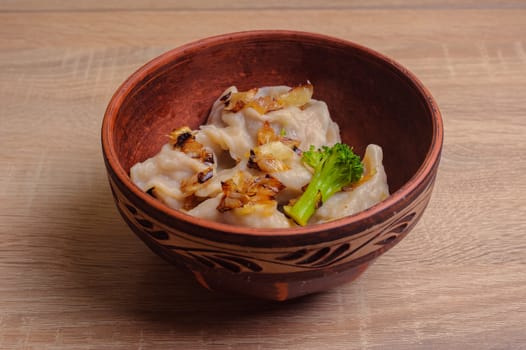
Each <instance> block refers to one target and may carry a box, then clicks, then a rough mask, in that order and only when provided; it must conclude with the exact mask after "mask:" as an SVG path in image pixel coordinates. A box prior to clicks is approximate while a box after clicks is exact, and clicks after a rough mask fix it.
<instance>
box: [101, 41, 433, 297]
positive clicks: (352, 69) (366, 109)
mask: <svg viewBox="0 0 526 350" xmlns="http://www.w3.org/2000/svg"><path fill="white" fill-rule="evenodd" d="M307 80H310V81H311V82H312V83H313V85H314V97H315V98H316V99H319V100H324V101H325V102H327V104H328V106H329V110H330V112H331V116H332V118H333V119H334V120H335V121H336V122H337V123H338V124H339V125H340V129H341V133H342V138H343V141H344V142H346V143H348V144H350V145H352V146H354V149H355V151H357V152H358V153H360V154H362V155H363V152H364V150H365V147H366V146H367V145H368V144H369V143H376V144H378V145H380V146H382V148H383V151H384V165H385V169H386V173H387V178H388V182H389V188H390V192H391V194H392V195H391V196H390V197H388V198H387V199H386V200H384V201H383V202H381V203H379V204H377V205H375V206H374V207H372V208H370V209H368V210H365V211H363V212H360V213H358V214H356V215H352V216H349V217H345V218H342V219H339V220H336V221H333V222H330V223H325V224H319V225H314V226H307V227H297V228H292V229H254V228H246V227H238V226H230V225H226V224H221V223H217V222H213V221H207V220H203V219H199V218H196V217H191V216H189V215H186V214H184V213H182V212H179V211H177V210H174V209H170V208H169V207H167V206H165V205H164V204H162V203H161V202H159V201H157V200H156V199H154V198H152V197H151V196H149V195H148V194H146V193H144V192H142V191H141V190H139V188H137V187H136V186H135V185H134V184H133V183H132V182H131V181H130V178H129V176H128V174H129V170H130V167H131V166H132V165H133V164H135V163H136V162H139V161H143V160H145V159H146V158H148V157H151V156H153V155H154V154H156V153H157V152H158V151H159V149H160V147H161V145H163V144H164V143H166V142H167V137H166V135H167V134H168V133H169V132H170V131H171V130H172V129H174V128H177V127H180V126H183V125H189V126H190V127H192V128H197V127H198V126H199V125H200V124H203V123H205V121H206V117H207V114H208V112H209V109H210V107H211V105H212V102H213V101H214V100H215V99H216V98H217V97H218V96H219V95H220V94H221V92H223V90H224V89H225V88H227V87H228V86H230V85H236V86H237V87H238V88H240V89H241V90H244V89H249V88H251V87H259V86H268V85H296V84H299V83H302V82H305V81H307ZM442 138H443V126H442V120H441V116H440V112H439V110H438V107H437V105H436V103H435V101H434V99H433V97H432V96H431V94H430V93H429V91H428V90H427V89H426V88H425V87H424V86H423V85H422V84H421V83H420V82H419V81H418V79H417V78H416V77H415V76H414V75H413V74H411V73H410V72H408V71H407V69H405V68H403V67H402V66H401V65H399V64H398V63H396V62H394V61H393V60H391V59H389V58H387V57H385V56H383V55H381V54H379V53H377V52H375V51H373V50H370V49H368V48H365V47H363V46H360V45H357V44H355V43H352V42H349V41H345V40H341V39H337V38H331V37H327V36H323V35H318V34H311V33H303V32H291V31H252V32H242V33H234V34H227V35H221V36H216V37H212V38H207V39H203V40H200V41H197V42H194V43H191V44H188V45H184V46H182V47H179V48H176V49H174V50H171V51H169V52H167V53H165V54H163V55H161V56H159V57H157V58H155V59H153V60H152V61H150V62H148V63H147V64H146V65H144V66H143V67H141V68H140V69H139V70H137V71H136V72H135V73H133V74H132V75H131V76H130V77H129V78H128V79H127V80H126V81H125V82H124V83H123V84H122V85H121V87H120V88H119V89H118V90H117V92H116V93H115V95H114V96H113V98H112V99H111V101H110V103H109V106H108V108H107V110H106V114H105V116H104V121H103V125H102V146H103V153H104V160H105V164H106V167H107V170H108V176H109V182H110V185H111V189H112V191H113V196H114V198H115V203H116V205H117V207H118V209H119V211H120V213H121V214H122V217H123V218H124V220H125V221H126V223H127V224H128V225H129V226H130V228H131V229H132V230H133V231H134V232H135V233H136V234H137V235H138V236H139V237H140V238H141V239H142V240H143V241H144V242H145V243H146V244H147V245H148V246H149V247H150V248H151V249H152V250H153V251H154V252H156V253H157V254H159V255H160V256H162V257H163V258H165V259H167V260H168V261H170V262H173V263H176V264H177V265H179V266H181V267H183V268H185V269H188V270H189V271H191V272H192V273H193V275H194V276H195V278H196V279H197V281H199V283H200V284H202V285H203V286H204V287H206V288H209V289H212V290H221V291H228V292H237V293H243V294H247V295H252V296H256V297H261V298H267V299H275V300H285V299H289V298H294V297H298V296H301V295H306V294H310V293H314V292H319V291H323V290H326V289H329V288H332V287H335V286H337V285H340V284H343V283H346V282H349V281H351V280H353V279H355V278H356V277H358V276H359V275H360V274H361V273H362V272H363V271H364V270H365V269H366V268H367V267H368V266H369V265H370V264H371V263H372V262H373V261H374V260H375V259H376V258H378V257H379V256H380V255H381V254H382V253H384V252H385V251H387V250H388V249H389V248H391V247H393V246H394V245H395V244H397V243H398V242H399V241H400V240H401V239H402V238H403V237H405V235H406V234H407V233H408V232H409V231H410V230H411V229H412V228H413V227H414V226H415V224H416V223H417V221H418V220H419V218H420V217H421V215H422V213H423V212H424V209H425V208H426V205H427V203H428V202H429V199H430V196H431V192H432V189H433V184H434V181H435V176H436V173H437V167H438V164H439V159H440V153H441V148H442Z"/></svg>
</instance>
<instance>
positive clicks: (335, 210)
mask: <svg viewBox="0 0 526 350" xmlns="http://www.w3.org/2000/svg"><path fill="white" fill-rule="evenodd" d="M312 92H313V88H312V85H311V84H310V83H308V84H304V85H300V86H297V87H295V88H290V87H287V86H271V87H263V88H259V89H251V90H248V91H242V92H240V91H238V90H237V88H236V87H230V88H228V89H226V90H225V91H224V92H223V94H221V96H220V97H219V98H218V99H217V100H216V101H215V102H214V104H213V106H212V109H211V112H210V115H209V117H208V121H207V124H206V125H202V126H201V127H200V128H199V129H198V130H190V129H189V128H187V127H182V128H179V129H176V130H174V131H173V132H172V133H171V134H170V140H169V142H168V143H167V144H165V145H164V146H163V147H162V149H161V151H160V152H159V153H158V154H157V155H155V156H154V157H151V158H149V159H147V160H145V161H144V162H140V163H137V164H135V165H134V166H133V167H132V168H131V169H130V177H131V179H132V181H133V182H134V183H135V184H136V185H137V186H138V187H139V188H141V189H142V190H143V191H146V192H148V193H150V194H151V195H153V196H155V197H156V198H158V199H159V200H161V201H162V202H164V203H165V204H166V205H168V206H170V207H172V208H174V209H178V210H181V211H184V212H186V213H188V214H190V215H193V216H197V217H201V218H205V219H209V220H214V221H217V222H222V223H226V224H232V225H238V226H239V225H242V226H250V227H266V228H287V227H292V226H295V225H296V224H295V223H294V222H293V221H292V220H290V219H289V218H287V216H285V214H283V212H282V210H280V208H281V206H282V205H284V204H287V203H288V202H289V201H290V200H294V198H298V197H299V196H300V195H301V194H302V192H303V191H304V188H305V187H306V186H307V185H308V184H309V182H310V180H311V178H312V169H310V168H309V167H307V166H305V165H304V164H303V162H302V156H301V154H302V150H307V149H308V148H309V147H310V146H311V145H313V146H314V147H316V148H319V147H322V146H332V145H334V144H336V143H338V142H341V141H340V134H339V128H338V125H337V124H336V123H335V122H334V121H332V119H331V117H330V115H329V110H328V108H327V105H326V104H325V103H324V102H322V101H318V100H315V99H312ZM363 164H364V175H363V177H362V179H361V180H360V181H359V182H358V183H357V184H355V185H353V186H352V187H351V188H347V189H345V190H344V191H341V192H339V193H336V194H335V195H334V196H332V197H331V198H329V199H328V200H327V201H326V202H325V203H324V204H323V205H322V206H321V207H320V208H318V209H317V211H316V213H315V214H314V216H313V217H312V218H311V219H310V221H309V224H315V223H320V222H326V221H330V220H334V219H337V218H340V217H343V216H347V215H352V214H354V213H356V212H358V211H361V210H364V209H366V208H368V207H370V206H372V205H374V204H376V203H378V202H379V201H381V200H383V199H384V198H386V197H387V196H388V195H389V192H388V186H387V178H386V174H385V171H384V168H383V165H382V149H381V148H380V147H379V146H376V145H369V146H368V147H367V150H366V153H365V156H364V159H363Z"/></svg>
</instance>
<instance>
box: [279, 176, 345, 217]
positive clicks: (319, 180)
mask: <svg viewBox="0 0 526 350" xmlns="http://www.w3.org/2000/svg"><path fill="white" fill-rule="evenodd" d="M324 170H325V171H319V172H316V173H315V174H314V176H313V178H312V180H311V182H310V183H309V184H308V186H307V188H306V189H305V192H304V193H303V194H302V195H301V196H300V198H299V199H298V200H297V201H296V202H295V203H294V205H293V206H292V207H291V206H285V207H284V210H285V213H286V214H287V215H288V216H289V217H290V218H292V219H293V220H294V221H295V222H296V223H298V224H300V225H301V226H305V225H307V222H308V221H309V219H310V217H311V216H312V215H314V212H315V211H316V209H318V208H319V207H320V206H321V205H322V204H323V202H325V201H326V200H327V199H329V198H330V197H331V196H332V195H333V194H334V193H336V192H338V191H340V190H341V189H342V186H341V184H336V183H335V182H337V180H335V179H333V178H332V176H331V175H333V174H334V171H332V172H330V170H332V168H331V167H325V168H324Z"/></svg>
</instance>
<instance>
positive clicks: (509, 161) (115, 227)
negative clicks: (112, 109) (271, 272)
mask: <svg viewBox="0 0 526 350" xmlns="http://www.w3.org/2000/svg"><path fill="white" fill-rule="evenodd" d="M262 28H280V29H296V30H307V31H314V32H319V33H324V34H329V35H333V36H338V37H341V38H344V39H349V40H352V41H356V42H359V43H361V44H363V45H366V46H369V47H371V48H373V49H376V50H378V51H381V52H383V53H385V54H387V55H389V56H391V57H393V58H394V59H396V60H397V61H399V62H400V63H402V64H404V65H405V66H407V67H408V68H409V69H410V70H412V71H413V72H414V73H415V74H416V75H417V76H418V77H419V78H420V79H421V80H422V81H423V82H424V84H425V85H426V86H428V87H429V89H430V90H431V92H432V93H433V94H434V96H435V97H436V98H437V100H438V103H439V106H440V108H441V111H442V113H443V117H444V123H445V142H444V150H443V158H442V163H441V167H440V170H439V175H438V179H437V183H436V186H435V192H434V194H433V197H432V200H431V203H430V205H429V207H428V210H427V211H426V213H425V214H424V216H423V218H422V220H421V221H420V222H419V224H418V225H417V227H416V228H415V229H414V230H413V231H412V232H411V233H410V234H409V235H408V237H407V238H405V239H404V240H403V241H402V242H401V243H400V244H399V245H397V246H396V247H395V248H394V249H392V250H391V251H389V252H388V253H387V254H386V255H384V256H383V257H382V258H380V259H379V260H378V261H377V262H376V263H375V264H374V265H373V266H372V267H371V268H370V269H369V270H368V271H367V272H366V273H365V274H364V275H363V276H362V277H361V278H360V279H359V280H357V281H356V282H353V283H351V284H349V285H346V286H343V287H340V288H337V289H334V290H331V291H329V292H327V293H323V294H318V295H314V296H310V297H307V298H303V299H299V300H293V301H291V302H287V303H270V302H263V301H258V300H251V299H247V298H243V297H237V296H232V295H223V294H219V293H211V292H209V291H207V290H204V289H202V288H201V287H199V286H198V285H197V284H196V283H195V282H193V280H192V279H190V278H189V277H188V276H187V275H185V274H183V273H181V272H180V271H178V270H177V269H176V268H175V267H172V266H170V265H168V264H166V263H165V262H164V261H162V260H161V259H160V258H158V257H157V256H155V255H153V253H151V252H150V251H149V250H148V249H147V248H146V247H145V246H144V245H143V244H142V243H141V242H140V241H139V240H138V239H137V238H135V236H134V235H133V234H132V233H131V231H130V230H129V229H128V228H127V227H126V226H125V224H124V222H123V221H122V219H121V218H120V217H119V215H118V213H117V211H116V209H115V207H114V205H113V202H112V199H111V194H110V191H109V186H108V184H107V181H106V175H105V170H104V166H103V162H102V156H101V149H100V126H101V121H102V116H103V113H104V110H105V107H106V104H107V103H108V101H109V99H110V97H111V95H112V93H113V91H114V90H115V89H116V88H117V87H118V86H119V84H120V83H121V82H122V81H123V80H124V79H125V78H126V77H127V76H128V75H129V74H131V73H132V72H133V71H134V70H135V69H137V68H138V67H139V66H140V65H142V64H143V63H145V62H146V61H148V60H149V59H151V58H153V57H155V56H156V55H158V54H160V53H161V52H164V51H166V50H168V49H170V48H173V47H176V46H178V45H181V44H183V43H186V42H189V41H192V40H196V39H199V38H203V37H206V36H209V35H214V34H221V33H226V32H232V31H238V30H246V29H262ZM0 142H1V143H0V145H1V147H0V161H1V163H2V166H1V167H0V219H1V220H0V349H79V350H80V349H165V348H166V349H176V348H177V349H463V350H465V349H526V326H525V324H526V199H525V198H526V162H525V156H524V155H525V153H526V3H525V2H524V1H519V0H517V1H496V0H495V1H490V0H484V1H475V0H463V1H438V0H427V1H416V0H412V1H405V2H404V1H401V0H395V1H388V0H375V1H368V2H356V1H352V2H347V1H343V0H326V1H296V0H290V1H287V2H282V1H277V0H272V1H267V2H265V1H260V2H252V1H248V0H247V1H245V0H240V1H236V2H227V1H209V0H208V1H201V2H195V1H189V0H188V1H178V2H175V1H168V0H166V1H163V0H155V1H138V0H134V1H129V2H126V3H124V2H121V1H109V0H108V1H80V2H72V1H61V0H56V1H51V0H50V1H34V0H33V1H32V0H21V1H14V0H4V1H1V2H0Z"/></svg>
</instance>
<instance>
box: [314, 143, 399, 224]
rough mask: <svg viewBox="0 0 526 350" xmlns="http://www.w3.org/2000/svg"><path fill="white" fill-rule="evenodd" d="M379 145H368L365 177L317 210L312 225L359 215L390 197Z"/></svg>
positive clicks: (365, 157) (335, 195) (365, 156)
mask: <svg viewBox="0 0 526 350" xmlns="http://www.w3.org/2000/svg"><path fill="white" fill-rule="evenodd" d="M382 160H383V152H382V148H381V147H380V146H378V145H373V144H371V145H368V146H367V149H366V150H365V155H364V157H363V164H364V175H363V177H362V180H360V181H359V182H358V183H357V184H355V185H354V186H353V187H352V189H350V190H347V191H342V192H338V193H335V194H334V195H333V196H332V197H330V198H329V199H328V200H327V202H325V203H323V205H322V206H321V207H320V208H318V209H317V210H316V212H315V213H314V215H313V216H312V218H311V220H310V223H322V222H327V221H331V220H335V219H339V218H342V217H344V216H348V215H352V214H355V213H358V212H360V211H362V210H365V209H367V208H370V207H372V206H373V205H375V204H376V203H378V202H380V201H382V200H384V199H385V198H387V197H388V196H389V187H388V185H387V176H386V174H385V169H384V166H383V164H382Z"/></svg>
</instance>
